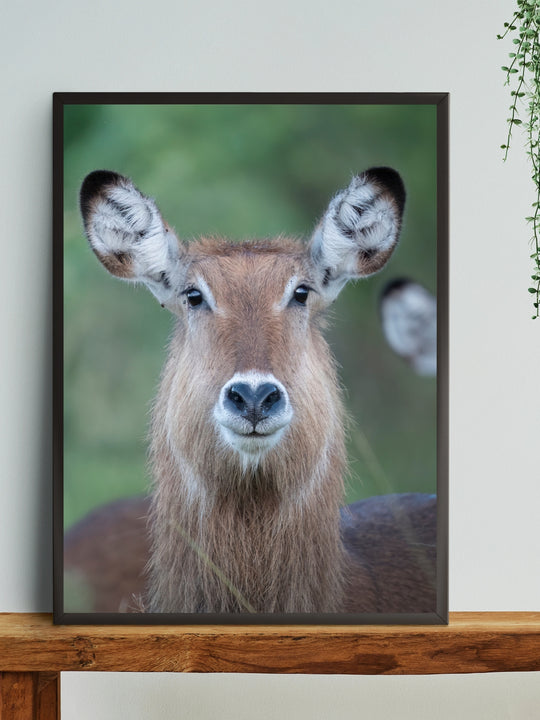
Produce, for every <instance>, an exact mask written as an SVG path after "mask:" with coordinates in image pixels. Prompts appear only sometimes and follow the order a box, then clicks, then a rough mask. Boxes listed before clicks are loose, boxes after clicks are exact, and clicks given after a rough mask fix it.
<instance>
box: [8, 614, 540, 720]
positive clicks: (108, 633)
mask: <svg viewBox="0 0 540 720" xmlns="http://www.w3.org/2000/svg"><path fill="white" fill-rule="evenodd" d="M70 670H95V671H122V672H135V671H144V672H258V673H265V672H266V673H326V674H327V673H339V674H396V675H405V674H411V675H417V674H438V673H473V672H475V673H482V672H502V671H505V672H506V671H517V670H520V671H532V670H536V671H540V613H538V612H535V613H451V615H450V623H449V625H431V626H411V625H409V626H395V625H392V626H378V625H363V626H305V625H302V626H298V625H296V626H294V625H291V626H284V625H280V626H246V625H242V626H230V625H229V626H216V625H212V626H201V625H197V626H193V625H190V626H178V625H177V626H158V625H152V626H139V625H138V626H126V625H122V626H111V625H107V626H88V625H87V626H81V625H70V626H54V625H53V624H52V619H51V616H50V615H48V614H11V613H10V614H0V671H2V672H4V673H8V672H11V673H13V672H14V671H17V672H23V673H38V672H39V673H51V672H53V673H58V672H64V671H70ZM2 718H3V716H2Z"/></svg>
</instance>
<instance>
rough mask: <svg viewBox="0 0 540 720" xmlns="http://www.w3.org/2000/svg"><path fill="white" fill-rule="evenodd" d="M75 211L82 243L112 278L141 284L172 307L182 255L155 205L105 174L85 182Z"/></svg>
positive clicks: (121, 178) (129, 185) (130, 186)
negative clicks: (81, 225) (79, 217)
mask: <svg viewBox="0 0 540 720" xmlns="http://www.w3.org/2000/svg"><path fill="white" fill-rule="evenodd" d="M80 208H81V214H82V218H83V222H84V229H85V232H86V236H87V238H88V242H89V243H90V246H91V248H92V250H93V251H94V253H95V254H96V256H97V257H98V259H99V261H100V262H101V263H102V265H103V266H104V267H105V268H106V269H107V270H108V271H109V272H110V273H111V274H112V275H115V276H116V277H119V278H122V279H124V280H131V281H134V282H142V283H144V284H145V285H146V286H147V287H148V288H149V290H150V291H151V292H152V293H153V294H154V295H155V297H156V298H157V299H158V300H159V302H160V303H161V304H162V305H168V306H172V305H173V304H174V302H175V300H176V289H177V288H178V287H179V278H180V274H181V271H182V264H181V255H182V254H183V253H182V250H181V246H180V244H179V242H178V239H177V237H176V236H175V234H174V233H173V232H172V230H171V229H170V228H169V227H168V225H167V224H166V223H165V222H164V221H163V219H162V217H161V214H160V212H159V210H158V208H157V206H156V204H155V202H154V201H153V200H152V199H151V198H149V197H146V195H143V194H142V193H141V192H140V191H139V190H138V189H137V188H136V187H135V185H133V183H132V182H131V180H129V179H128V178H126V177H124V176H123V175H118V173H115V172H111V171H110V170H95V171H94V172H92V173H90V174H89V175H87V176H86V178H85V179H84V181H83V184H82V186H81V191H80Z"/></svg>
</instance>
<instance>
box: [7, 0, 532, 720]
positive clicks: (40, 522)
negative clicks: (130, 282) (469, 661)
mask: <svg viewBox="0 0 540 720" xmlns="http://www.w3.org/2000/svg"><path fill="white" fill-rule="evenodd" d="M512 10H513V2H512V0H454V1H453V2H451V3H442V2H435V1H434V0H411V2H408V3H405V2H403V0H386V2H384V3H378V2H371V3H367V2H361V0H334V1H333V2H329V3H325V4H324V5H323V4H317V3H315V2H313V0H311V2H308V0H294V1H293V2H290V0H289V1H287V0H274V1H273V2H267V3H264V4H263V3H257V2H254V1H253V0H231V2H227V3H219V2H217V1H216V0H214V1H213V2H212V1H210V0H206V2H205V1H204V0H199V2H197V3H195V2H178V1H177V0H154V1H153V2H152V3H140V2H137V0H131V2H128V0H118V1H117V2H110V1H109V0H107V1H105V0H95V2H94V3H86V4H84V5H82V4H77V3H74V2H73V1H72V0H56V1H55V2H54V4H53V3H49V4H48V5H47V4H46V3H42V2H41V3H40V2H37V0H30V1H29V2H25V3H24V2H21V3H9V4H8V5H7V6H6V7H5V8H4V10H3V13H2V15H3V18H2V23H1V29H0V33H1V37H0V48H1V49H0V52H1V58H0V59H1V64H0V67H1V68H2V89H3V92H2V121H3V122H2V127H3V131H2V133H1V135H0V149H1V152H0V157H1V158H2V166H1V167H2V173H1V175H0V189H1V192H0V203H1V215H0V217H1V218H2V234H1V242H2V257H3V266H4V272H3V273H2V282H1V283H0V323H1V328H2V337H3V338H4V344H3V348H2V353H1V357H0V363H1V377H2V378H3V379H4V382H3V383H2V386H1V387H2V395H1V398H2V412H1V413H0V425H1V428H0V458H1V467H2V473H1V474H0V497H2V500H3V502H2V504H1V505H0V542H1V545H2V547H3V549H4V552H3V553H2V583H1V585H0V610H1V611H35V610H40V611H45V610H50V609H51V580H50V576H51V551H50V530H51V513H50V507H51V501H50V486H51V470H50V462H51V450H50V445H51V408H50V405H51V391H50V374H51V360H50V353H51V321H50V290H51V281H50V277H51V250H50V247H51V244H50V226H51V210H50V207H51V170H50V165H51V149H50V143H51V93H52V92H53V91H60V90H61V91H91V90H94V91H103V90H110V91H117V90H146V91H182V90H186V91H187V90H249V91H252V90H266V91H279V90H282V91H285V90H291V91H294V90H303V91H308V90H311V91H317V90H318V91H337V90H341V91H449V92H450V93H451V136H450V141H451V226H450V230H451V239H450V256H451V260H450V285H451V295H450V309H451V322H450V458H451V461H450V512H451V519H450V558H451V561H450V608H451V610H538V609H540V572H539V570H540V568H539V560H538V558H539V557H540V533H539V532H538V510H537V509H538V507H539V506H540V483H539V482H538V481H539V479H540V478H539V472H538V452H537V447H538V430H539V427H540V426H539V419H540V418H539V414H540V413H539V409H540V383H539V382H538V358H539V350H540V324H539V323H540V321H536V322H532V321H531V320H530V315H531V308H530V295H529V294H528V293H527V290H526V288H527V286H528V276H529V275H530V270H531V266H530V261H529V252H530V251H529V247H528V244H527V240H528V228H527V227H526V225H525V223H524V221H523V219H522V218H523V217H524V216H525V215H528V214H529V202H530V201H531V199H532V192H531V188H530V182H529V180H528V166H527V163H526V159H525V156H524V153H523V151H522V139H521V138H520V137H516V141H515V147H514V153H513V155H512V156H511V159H510V161H509V162H508V163H507V164H506V165H503V163H502V161H501V153H500V151H499V150H498V148H499V145H500V144H501V143H502V142H503V141H504V136H505V130H506V127H505V117H506V109H507V106H508V105H509V99H508V93H507V91H506V90H505V89H504V88H503V87H502V83H503V75H502V72H501V71H500V69H499V67H500V65H502V64H504V63H505V60H506V52H508V51H509V50H510V49H511V48H510V44H509V43H501V42H497V41H496V39H495V36H496V33H497V32H499V31H500V29H501V28H502V24H503V22H504V21H505V20H508V19H509V18H510V16H511V14H512ZM359 141H360V142H361V138H360V139H359ZM374 680H375V683H378V685H376V684H373V681H374ZM538 680H539V678H538V675H537V674H533V675H513V676H499V677H494V678H481V677H474V678H466V679H463V678H446V679H434V678H414V679H412V678H409V679H402V678H378V679H368V678H340V677H335V678H325V679H324V681H323V680H321V679H320V678H283V677H275V678H267V677H260V676H256V677H250V678H247V677H245V678H242V677H228V678H227V677H221V678H215V677H212V676H201V677H196V678H195V679H194V678H187V677H180V678H178V677H176V678H173V679H172V682H171V680H170V679H169V678H167V677H165V676H154V677H152V678H149V679H147V681H151V682H153V683H154V684H153V685H152V686H151V688H148V689H146V690H144V693H145V697H147V698H150V697H152V696H158V699H157V700H156V703H155V705H154V704H151V703H148V705H147V708H146V710H145V711H144V712H143V714H142V715H140V717H143V716H144V717H153V716H155V717H193V718H195V717H197V718H206V717H213V716H214V715H215V714H216V713H217V712H219V713H220V715H221V716H225V717H248V716H249V717H256V718H263V717H264V718H268V717H287V716H291V717H292V716H294V717H296V718H303V717H324V716H326V717H328V716H330V710H328V714H326V715H325V713H323V710H322V709H323V708H325V707H328V708H329V707H330V704H329V700H330V699H332V701H333V704H332V707H334V708H335V712H334V717H343V718H345V717H352V716H353V715H354V707H355V706H356V707H358V706H359V703H360V702H361V701H362V702H364V703H365V702H366V697H368V698H371V706H370V708H371V715H370V716H371V717H379V716H380V717H383V715H384V713H386V715H388V714H389V713H390V714H395V715H397V714H399V715H400V717H413V716H414V717H415V718H418V717H450V716H453V715H455V714H457V713H460V714H461V716H464V717H478V716H481V715H482V714H483V713H481V712H480V710H479V708H480V707H482V708H484V710H485V709H486V708H488V705H482V702H485V703H489V702H491V703H492V704H491V705H489V713H487V712H486V715H485V716H490V717H492V718H499V717H500V718H503V717H504V718H506V717H519V718H528V717H533V714H532V713H533V710H532V707H533V705H534V701H536V705H537V706H538V704H539V703H540V682H538ZM63 682H64V696H65V702H66V712H65V713H64V715H65V717H78V718H83V720H84V718H85V717H92V718H94V717H116V716H118V714H121V713H120V711H118V713H116V712H115V710H114V709H113V706H114V702H115V701H114V700H112V699H110V700H109V701H108V702H109V706H108V707H109V709H108V710H105V709H104V705H103V706H102V705H99V702H104V701H105V699H106V698H107V697H109V698H111V697H112V695H114V696H115V697H116V700H117V701H119V700H120V699H122V700H125V702H126V703H127V704H128V707H127V708H125V710H124V711H123V712H125V714H126V715H128V714H129V715H130V716H131V717H139V715H137V716H136V715H135V710H136V708H138V709H139V710H138V711H141V712H142V710H141V708H144V703H143V704H141V702H139V700H138V696H137V693H136V692H135V689H136V688H138V689H139V691H140V692H143V689H144V688H146V687H147V686H146V684H144V685H143V684H142V682H141V681H139V680H138V679H136V678H133V677H131V676H123V682H122V685H121V684H120V682H119V680H117V679H114V680H112V679H111V677H110V676H107V677H101V676H96V675H94V676H92V678H90V677H89V676H85V677H84V678H83V681H81V679H80V677H79V676H67V677H65V678H64V681H63ZM156 683H157V684H156ZM444 683H447V684H446V685H444ZM121 687H122V688H124V690H123V691H122V692H123V693H124V694H123V695H122V694H121V692H120V688H121ZM152 688H153V689H152ZM381 688H382V690H381ZM444 688H446V689H444ZM270 691H272V692H270ZM83 692H88V693H91V694H92V701H93V702H94V703H98V705H96V704H93V705H92V704H91V703H90V702H89V701H88V699H86V700H83V699H82V693H83ZM433 692H436V693H437V692H438V693H440V694H441V697H442V698H443V699H444V703H445V705H444V707H446V708H447V709H448V708H449V710H448V714H445V712H446V710H444V711H443V710H442V709H440V710H436V709H434V706H433V705H430V704H429V702H428V701H427V700H425V698H429V697H432V695H430V693H433ZM189 693H195V694H196V695H190V694H189ZM194 697H195V698H198V699H196V700H194V699H193V698H194ZM276 697H278V698H279V702H275V698H276ZM201 698H203V699H201ZM264 698H266V699H267V701H268V702H270V703H271V707H270V709H268V708H267V709H266V710H264V709H263V708H262V703H263V700H264ZM111 703H112V704H111ZM178 707H180V708H184V709H183V710H178V709H175V708H178ZM259 707H261V709H260V712H259V711H258V708H259ZM364 707H365V704H364ZM69 708H71V714H70V713H69ZM86 708H89V711H88V712H90V708H91V714H88V715H85V709H86ZM152 708H153V709H152ZM241 708H244V709H243V710H242V709H241ZM376 708H379V711H377V710H376ZM391 708H399V711H397V710H394V711H392V710H391ZM407 708H408V709H409V711H408V712H407ZM377 712H380V713H382V714H377ZM153 713H155V715H154V714H153ZM122 714H123V713H122Z"/></svg>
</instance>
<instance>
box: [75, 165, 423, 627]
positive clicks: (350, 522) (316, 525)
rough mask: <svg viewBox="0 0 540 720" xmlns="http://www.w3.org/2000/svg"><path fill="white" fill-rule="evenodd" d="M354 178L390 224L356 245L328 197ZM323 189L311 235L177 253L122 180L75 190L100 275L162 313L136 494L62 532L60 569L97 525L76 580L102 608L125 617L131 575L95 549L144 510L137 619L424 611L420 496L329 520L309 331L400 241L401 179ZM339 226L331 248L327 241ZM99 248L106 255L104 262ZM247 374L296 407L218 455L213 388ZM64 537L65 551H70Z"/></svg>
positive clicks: (332, 477)
mask: <svg viewBox="0 0 540 720" xmlns="http://www.w3.org/2000/svg"><path fill="white" fill-rule="evenodd" d="M366 182H371V183H373V184H374V187H375V188H378V192H379V193H382V194H383V195H384V196H385V197H386V199H387V206H386V212H387V213H390V214H389V215H387V217H386V220H388V219H389V218H392V217H393V219H394V225H393V227H392V226H391V223H390V224H389V225H388V230H387V233H390V235H387V236H386V237H385V235H384V232H383V231H381V230H380V228H377V227H375V232H374V233H373V234H372V229H373V228H372V226H369V227H367V226H366V227H365V228H364V230H365V232H366V237H364V238H363V239H362V232H364V230H362V229H360V230H358V229H357V224H358V223H361V220H360V219H359V218H360V215H361V214H362V212H363V211H362V209H361V208H356V207H354V206H353V208H352V210H351V208H349V210H348V211H347V212H349V215H347V213H345V215H344V217H349V218H352V219H351V220H350V222H351V223H352V224H351V226H350V227H343V220H342V219H341V216H340V215H339V211H340V208H341V205H342V204H343V203H347V202H350V203H352V202H354V199H355V198H356V197H359V198H360V199H362V197H363V195H362V193H361V192H360V191H359V190H358V188H360V187H363V185H362V183H364V184H365V183H366ZM115 186H116V187H120V188H123V193H124V194H123V195H122V203H120V204H119V206H118V208H119V209H118V215H116V216H115V215H114V213H113V214H112V215H111V214H110V213H109V210H110V207H112V208H113V210H114V207H115V202H116V201H114V200H113V202H109V205H110V207H108V208H106V210H107V212H102V214H101V216H100V217H101V219H100V220H99V222H98V223H97V226H95V223H93V221H92V213H94V212H96V207H99V205H96V204H95V203H97V202H98V201H99V198H100V197H101V201H102V202H107V188H112V187H115ZM387 186H388V191H387V190H386V189H385V188H386V187H387ZM103 193H105V195H103ZM357 193H359V194H357ZM368 197H369V195H368ZM373 197H375V196H374V195H373V194H372V202H374V200H373ZM336 198H337V199H336ZM336 198H335V199H334V200H333V201H332V203H331V204H330V207H329V210H328V212H327V215H326V216H325V217H326V218H327V220H328V227H329V230H328V237H329V238H330V239H328V238H325V237H324V233H323V231H322V230H321V226H319V230H318V231H316V233H315V235H314V239H313V240H312V243H311V245H309V244H308V245H307V246H306V245H304V244H302V243H300V242H297V241H294V240H290V239H286V238H278V239H277V240H273V241H271V242H269V241H255V242H249V243H241V244H237V245H235V244H231V243H229V242H226V241H224V240H220V239H202V240H200V241H198V242H195V243H192V244H190V245H180V244H179V245H176V244H175V241H174V235H172V234H171V233H169V230H168V227H167V226H166V225H165V224H163V221H162V220H161V216H160V215H159V214H158V211H157V208H156V207H155V205H154V204H153V201H150V200H149V199H148V198H145V197H144V196H142V194H140V193H139V191H138V190H136V188H135V187H134V186H133V185H132V184H131V181H129V180H128V179H127V178H123V177H122V176H119V175H117V174H115V173H111V172H109V171H97V172H95V173H91V174H90V175H89V176H88V177H87V178H86V180H85V182H84V183H83V187H82V189H81V209H82V212H83V217H84V220H85V227H86V228H87V233H88V235H89V239H90V242H91V244H92V247H93V248H94V250H95V251H96V254H98V257H99V258H100V260H101V262H102V263H103V264H104V265H105V267H106V268H107V269H108V270H109V271H110V272H112V273H113V274H115V275H118V276H120V277H124V278H126V277H132V276H133V279H134V280H136V281H142V282H145V283H146V284H147V285H148V287H149V288H150V290H151V291H152V292H153V293H154V295H155V296H156V297H157V298H158V300H159V301H160V302H161V303H162V304H163V305H165V306H166V307H168V308H169V309H170V310H171V311H172V312H173V313H175V314H176V316H177V323H176V328H175V332H174V335H173V338H172V340H171V344H170V348H169V356H168V360H167V362H166V364H165V368H164V371H163V375H162V379H161V384H160V389H159V392H158V395H157V398H156V401H155V404H154V408H153V414H152V428H151V466H152V473H153V482H154V487H153V494H152V498H151V501H148V500H146V499H145V500H143V501H135V502H134V504H133V505H132V506H131V509H130V510H129V511H128V512H127V513H124V514H122V512H121V511H120V510H121V509H119V508H117V509H116V511H115V512H109V513H108V512H107V509H105V510H104V511H97V512H96V513H95V514H94V516H93V520H92V521H91V522H90V521H88V523H86V525H85V523H84V522H83V525H81V526H80V528H79V529H78V528H75V529H74V530H72V531H70V533H68V535H67V537H66V548H67V552H66V558H71V559H70V560H66V569H69V568H70V567H71V568H72V569H76V568H77V558H78V557H80V547H81V538H82V537H83V535H85V534H86V535H88V532H87V531H88V529H89V527H88V526H92V527H97V529H98V532H97V535H96V534H94V535H93V542H94V544H93V548H94V553H95V554H98V555H99V556H100V557H101V559H102V561H103V563H102V564H101V565H100V567H99V568H98V567H97V566H96V565H95V563H94V565H93V566H92V569H91V571H90V573H89V575H88V578H89V579H90V584H91V585H92V584H95V583H96V582H97V584H98V585H99V588H100V590H99V591H98V592H97V594H96V603H97V602H99V603H101V604H100V605H99V607H103V605H104V604H105V605H106V604H107V603H110V604H111V607H110V609H111V610H116V611H117V610H118V609H122V608H123V609H128V605H129V603H128V604H127V605H126V596H125V587H129V584H127V585H126V586H125V587H124V586H122V588H118V589H116V588H115V584H114V583H115V581H114V574H115V571H114V562H113V560H114V557H116V556H114V557H113V555H114V554H113V553H110V556H109V559H110V560H111V562H110V563H109V566H108V569H107V567H106V566H107V562H106V558H107V550H106V548H107V547H108V544H109V543H111V542H112V543H115V542H116V543H117V544H118V537H120V536H119V534H118V533H126V534H125V535H124V537H125V538H126V539H127V538H128V537H129V533H131V532H132V529H133V528H132V524H131V520H130V518H132V519H133V518H136V519H137V522H138V528H139V530H138V532H139V534H140V533H141V530H140V527H141V521H140V518H141V516H143V515H146V514H147V513H148V518H149V521H148V528H149V534H150V538H149V544H150V547H149V549H148V548H147V547H146V545H144V543H143V545H144V547H143V548H142V550H141V547H139V550H140V552H137V553H136V554H135V555H134V556H133V563H132V565H133V567H132V568H131V570H130V572H132V585H131V587H132V588H133V592H134V593H136V592H137V589H138V588H139V586H140V579H141V576H142V572H141V561H142V558H143V557H145V556H146V552H148V554H149V562H148V566H147V570H146V572H147V577H148V582H147V588H146V591H145V598H144V599H143V603H144V608H145V609H146V610H149V611H151V612H155V613H204V612H216V613H235V612H263V613H264V612H266V613H292V612H295V613H309V612H318V613H323V612H326V613H332V612H335V613H338V612H343V611H347V612H429V611H434V610H435V582H434V577H435V575H434V562H435V557H434V547H435V538H434V533H435V524H434V519H435V500H434V498H430V497H429V496H417V495H410V496H390V497H389V498H378V499H375V500H373V501H364V502H362V503H359V504H357V505H356V506H353V507H352V508H351V509H350V510H348V511H347V512H346V513H344V514H343V516H342V518H341V520H340V504H341V501H342V497H343V477H344V473H345V463H346V459H345V443H344V411H343V405H342V399H341V393H340V389H339V384H338V381H337V377H336V372H335V368H334V361H333V358H332V356H331V353H330V351H329V348H328V345H327V343H326V341H325V340H324V338H323V336H322V332H321V329H322V325H323V318H324V310H325V309H326V307H327V306H328V304H329V303H330V302H331V301H332V300H333V299H334V298H335V297H336V295H337V293H338V292H339V290H340V289H341V287H342V286H343V284H344V283H345V282H346V281H347V280H348V279H350V277H355V276H358V275H367V274H370V273H371V272H375V271H376V270H378V269H380V268H381V267H382V265H383V264H384V263H385V262H386V261H387V259H388V257H389V256H390V254H391V252H392V250H393V248H394V247H395V243H396V242H397V237H398V234H399V225H400V223H401V212H402V209H403V202H404V189H403V186H402V183H401V180H400V179H399V176H398V175H397V173H395V171H392V170H389V169H385V168H378V169H373V170H371V171H367V172H366V174H364V175H363V176H362V177H359V178H355V179H353V181H352V182H351V185H350V187H349V189H348V190H347V191H343V192H342V193H340V194H338V195H337V196H336ZM344 207H345V206H344ZM126 208H127V209H126ZM392 208H393V213H392V212H390V211H391V210H392ZM101 210H102V211H103V208H101ZM350 212H352V213H353V214H352V215H350ZM145 223H146V224H145ZM336 228H337V229H336ZM340 228H341V231H343V232H344V233H345V235H346V242H343V243H342V240H343V238H340V237H339V236H337V235H336V234H335V233H336V232H337V231H338V230H339V229H340ZM355 228H356V229H355ZM149 229H151V237H152V238H153V240H152V244H150V241H149V240H148V239H147V238H148V235H147V231H148V230H149ZM355 233H356V235H359V237H360V241H361V242H360V241H359V242H358V244H357V245H356V247H355V246H354V244H353V243H352V242H349V241H350V240H352V238H353V237H354V236H355ZM377 233H378V234H377ZM387 237H391V238H393V244H392V246H391V247H387V242H386V240H387ZM145 238H146V239H145ZM373 238H378V241H377V243H375V242H374V240H373ZM370 239H371V240H373V242H372V243H371V244H370V243H369V242H368V240H370ZM357 240H358V238H357ZM98 247H99V248H103V247H104V248H105V250H107V251H110V252H111V253H112V254H110V255H107V256H106V257H103V254H101V255H99V253H98V250H97V248H98ZM111 248H115V249H114V250H111ZM119 248H121V251H120V250H119ZM111 257H112V258H114V260H111ZM327 258H330V260H328V261H327ZM328 263H330V264H331V263H334V264H335V267H332V268H330V267H329V266H328ZM354 265H356V271H355V270H354ZM134 268H136V270H135V269H134ZM351 268H352V269H351ZM293 277H294V278H295V281H294V283H295V284H292V285H291V280H292V278H293ZM165 279H166V280H167V282H165ZM299 285H305V286H307V287H309V288H310V289H311V292H310V293H309V296H308V300H307V302H306V304H305V305H301V304H299V303H298V302H296V301H294V300H293V291H294V290H295V288H297V287H298V286H299ZM193 288H197V289H198V290H200V291H202V292H203V295H204V293H206V301H207V302H208V305H206V304H205V303H202V302H201V303H200V305H198V306H197V307H188V305H189V303H188V297H187V293H188V292H189V291H190V289H193ZM210 293H211V295H212V296H213V299H212V298H211V297H210ZM199 300H200V297H199ZM214 303H215V306H214ZM210 306H213V309H210ZM250 372H251V373H253V372H255V373H259V374H260V375H261V376H263V377H266V378H267V377H272V378H273V379H272V382H274V381H275V382H276V383H278V384H280V385H281V386H282V388H283V389H284V391H285V393H286V394H288V402H289V401H290V408H292V410H293V414H292V419H291V420H290V423H289V424H288V426H286V427H285V425H283V427H284V428H285V429H284V432H283V434H282V435H278V434H277V433H276V432H275V431H273V432H274V435H273V436H272V437H274V438H279V441H277V442H276V444H275V445H274V446H273V447H271V448H270V449H267V452H266V454H264V455H262V456H261V457H259V458H258V459H254V458H255V457H256V456H254V455H247V456H242V454H241V452H240V451H239V450H238V449H233V447H232V445H231V444H230V442H229V441H228V440H227V437H228V436H227V435H225V436H223V435H222V431H223V425H218V423H217V421H216V420H215V416H214V410H215V408H216V403H217V402H218V398H219V397H220V393H221V391H222V388H225V387H226V386H227V383H231V382H232V380H231V379H232V378H233V377H234V376H235V375H236V374H237V373H250ZM235 382H236V381H235ZM230 387H231V386H230V385H228V388H230ZM262 387H264V385H262ZM220 407H221V406H220ZM290 417H291V416H290V414H289V415H287V419H289V418H290ZM254 428H255V425H254ZM245 432H246V431H245V430H242V431H241V433H240V436H241V437H242V438H243V439H245V435H243V433H245ZM236 437H238V435H237V436H235V439H234V441H231V442H232V443H233V445H234V443H236V442H237V439H236ZM229 440H230V438H229ZM238 442H240V441H238ZM249 442H251V439H250V440H249ZM235 447H236V445H235ZM238 447H239V448H241V447H243V446H242V445H241V444H240V445H238ZM249 447H250V450H252V449H253V445H250V446H249ZM103 513H104V514H103ZM115 514H116V515H118V520H117V522H115V521H114V519H113V516H114V515H115ZM75 547H77V548H79V552H75V551H74V552H73V553H72V554H71V555H70V554H69V550H70V548H75ZM98 548H101V550H100V551H98ZM122 550H124V551H126V552H127V551H128V546H127V544H126V545H124V546H123V547H122ZM107 575H109V576H110V578H112V581H111V582H110V585H109V587H112V588H115V591H116V592H113V593H111V594H110V597H109V598H108V599H107V600H106V601H105V600H103V602H102V601H101V599H98V597H97V596H98V595H100V592H101V594H102V595H103V594H104V593H103V592H102V591H104V587H103V582H101V581H102V578H104V577H105V576H107ZM120 590H121V592H120Z"/></svg>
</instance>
